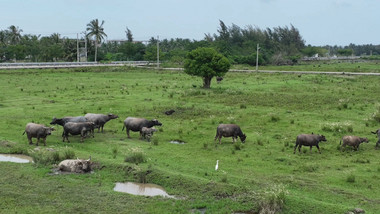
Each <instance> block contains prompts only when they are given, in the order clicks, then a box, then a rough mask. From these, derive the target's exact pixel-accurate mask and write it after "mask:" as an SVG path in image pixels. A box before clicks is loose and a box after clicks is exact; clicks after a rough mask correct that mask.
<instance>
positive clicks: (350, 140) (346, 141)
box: [339, 136, 369, 150]
mask: <svg viewBox="0 0 380 214" xmlns="http://www.w3.org/2000/svg"><path fill="white" fill-rule="evenodd" d="M342 141H343V145H342V147H341V150H342V148H343V147H344V148H346V145H348V146H352V147H354V149H355V150H359V146H360V144H361V143H364V142H366V143H368V142H369V141H368V139H367V138H361V137H357V136H344V137H343V138H342V140H341V141H340V143H339V145H341V144H342Z"/></svg>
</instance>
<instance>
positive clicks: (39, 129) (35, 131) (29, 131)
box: [22, 123, 55, 146]
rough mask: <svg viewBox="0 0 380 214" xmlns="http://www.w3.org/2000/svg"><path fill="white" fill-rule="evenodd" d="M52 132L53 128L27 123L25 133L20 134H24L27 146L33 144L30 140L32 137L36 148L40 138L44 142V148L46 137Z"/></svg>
mask: <svg viewBox="0 0 380 214" xmlns="http://www.w3.org/2000/svg"><path fill="white" fill-rule="evenodd" d="M54 130H55V129H54V127H46V126H44V125H42V124H36V123H28V124H26V127H25V131H24V133H22V134H23V135H24V134H25V133H26V136H27V137H28V141H29V144H33V142H32V138H33V137H34V138H37V144H36V145H37V146H38V143H39V142H40V138H42V139H43V140H44V146H46V137H47V136H48V135H51V132H52V131H54Z"/></svg>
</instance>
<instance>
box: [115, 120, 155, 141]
mask: <svg viewBox="0 0 380 214" xmlns="http://www.w3.org/2000/svg"><path fill="white" fill-rule="evenodd" d="M161 125H162V123H160V122H159V121H158V120H156V119H153V120H147V119H144V118H137V117H127V118H126V119H125V120H124V126H123V129H122V130H124V128H126V132H127V136H128V138H131V136H130V135H129V130H132V131H133V132H140V138H141V136H142V133H141V129H142V128H143V127H147V128H151V127H153V126H161Z"/></svg>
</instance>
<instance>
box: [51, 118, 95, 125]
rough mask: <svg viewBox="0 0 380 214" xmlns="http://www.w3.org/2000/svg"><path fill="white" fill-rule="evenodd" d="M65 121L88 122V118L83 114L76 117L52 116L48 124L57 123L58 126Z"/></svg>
mask: <svg viewBox="0 0 380 214" xmlns="http://www.w3.org/2000/svg"><path fill="white" fill-rule="evenodd" d="M67 122H74V123H78V122H88V120H87V119H86V118H85V117H83V116H78V117H63V118H56V117H53V120H52V121H51V122H50V125H54V124H58V125H60V126H64V125H65V124H66V123H67Z"/></svg>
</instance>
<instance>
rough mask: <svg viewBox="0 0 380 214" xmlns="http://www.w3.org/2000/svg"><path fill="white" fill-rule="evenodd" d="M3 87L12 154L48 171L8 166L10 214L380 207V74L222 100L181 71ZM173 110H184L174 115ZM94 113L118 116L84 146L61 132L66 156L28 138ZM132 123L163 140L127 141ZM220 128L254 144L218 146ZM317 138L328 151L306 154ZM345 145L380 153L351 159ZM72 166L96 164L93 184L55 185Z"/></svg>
mask: <svg viewBox="0 0 380 214" xmlns="http://www.w3.org/2000/svg"><path fill="white" fill-rule="evenodd" d="M362 67H364V66H362ZM0 77H1V78H0V90H1V93H0V153H24V154H29V155H31V156H34V157H36V160H37V161H36V163H34V164H16V163H8V162H1V163H0V172H1V176H0V189H1V191H0V213H191V212H201V211H206V213H234V212H243V213H258V212H260V211H261V212H262V213H265V212H266V211H267V212H266V213H270V211H277V212H282V213H345V212H347V211H349V210H352V209H354V208H357V207H359V208H362V209H364V210H365V211H366V213H378V210H380V186H379V178H380V159H379V156H380V150H375V142H376V141H377V139H376V136H375V135H373V134H371V131H375V130H377V129H378V128H380V127H379V121H380V113H379V112H380V102H379V96H378V95H379V91H380V85H379V81H380V77H373V76H371V77H368V76H355V77H353V76H330V75H328V76H327V75H292V74H255V73H231V72H230V73H227V75H226V77H225V78H224V80H223V81H222V83H221V84H216V82H215V80H213V82H212V84H211V89H209V90H205V89H202V88H200V86H201V85H202V81H201V79H200V78H197V77H191V76H188V75H186V74H184V73H182V72H177V71H175V72H174V71H153V70H140V69H133V68H91V69H62V70H60V69H52V70H10V71H0ZM170 109H174V110H175V111H176V112H175V113H174V114H173V115H170V116H167V115H165V114H164V113H163V112H164V111H167V110H170ZM86 113H103V114H106V113H113V114H117V115H119V118H118V119H115V120H111V121H109V122H108V123H107V124H106V125H105V129H104V130H105V131H104V133H95V138H88V139H85V141H84V143H80V142H79V141H80V138H79V137H78V136H74V137H70V140H71V143H70V144H68V143H63V142H62V137H61V134H62V127H56V128H57V131H55V132H54V133H53V134H52V135H51V136H49V137H48V138H47V148H52V149H54V151H48V150H46V149H45V147H43V146H40V148H41V149H40V151H36V150H34V149H35V147H36V146H35V145H32V146H30V145H28V142H27V138H26V136H25V135H22V133H23V131H24V128H25V125H26V124H27V123H28V122H35V123H42V124H46V125H49V123H50V122H51V120H52V118H53V117H54V116H55V117H63V116H80V115H84V114H86ZM128 116H134V117H144V118H147V119H153V118H156V119H158V120H159V121H160V122H162V123H163V126H162V127H158V129H159V131H158V132H156V133H155V134H154V136H153V138H152V141H151V142H150V143H149V142H146V141H143V140H139V139H138V138H139V134H138V133H135V132H134V133H132V134H131V136H132V139H128V138H127V137H126V133H125V132H122V130H121V129H122V126H123V120H124V119H125V118H126V117H128ZM219 123H236V124H238V125H240V127H241V128H242V131H243V132H244V133H245V134H246V135H247V140H246V142H245V144H242V143H240V142H238V143H235V144H232V139H231V138H223V139H222V144H220V145H219V144H216V143H215V142H214V137H215V132H216V127H217V126H218V124H219ZM312 132H313V133H317V134H323V135H325V136H326V138H327V140H328V141H327V142H322V143H321V144H320V147H321V151H322V154H319V153H318V152H317V151H318V150H317V149H316V148H315V147H314V148H313V150H312V152H311V153H310V151H309V148H303V149H302V150H301V154H299V153H298V151H297V153H296V154H293V147H294V145H295V139H296V136H297V135H298V134H301V133H312ZM344 135H357V136H361V137H368V138H369V139H370V142H369V143H368V144H362V145H361V146H360V149H359V151H353V150H352V149H350V148H347V149H346V151H344V152H341V151H340V150H339V141H340V139H341V137H342V136H344ZM171 140H181V141H184V142H186V144H181V145H176V144H171V143H169V142H170V141H171ZM34 142H35V139H34ZM73 153H75V155H74V154H73ZM68 154H69V155H68ZM70 154H71V155H70ZM65 156H74V157H75V158H76V157H79V158H86V159H87V158H88V157H89V156H91V157H92V160H93V161H94V162H96V163H97V167H96V169H95V170H94V173H92V174H69V175H50V173H51V172H52V168H54V167H55V166H54V163H58V162H59V160H61V159H63V157H65ZM38 157H40V158H38ZM126 158H127V159H128V160H131V159H133V158H137V159H138V158H140V159H142V160H140V161H139V162H138V163H137V164H135V163H132V161H129V162H126V161H125V159H126ZM216 160H219V170H218V171H215V164H216ZM124 181H137V182H140V181H145V182H147V183H154V184H158V185H161V186H163V187H164V188H165V189H166V191H167V192H168V193H169V194H170V195H175V196H176V197H177V198H178V199H169V198H162V197H143V196H133V195H128V194H125V193H119V192H114V191H113V187H114V185H115V183H116V182H124Z"/></svg>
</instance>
